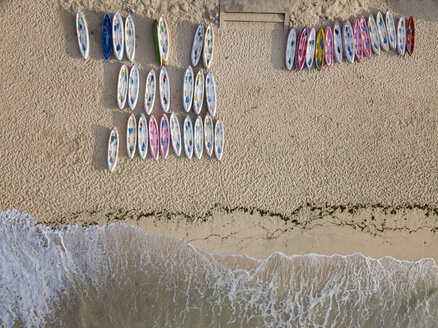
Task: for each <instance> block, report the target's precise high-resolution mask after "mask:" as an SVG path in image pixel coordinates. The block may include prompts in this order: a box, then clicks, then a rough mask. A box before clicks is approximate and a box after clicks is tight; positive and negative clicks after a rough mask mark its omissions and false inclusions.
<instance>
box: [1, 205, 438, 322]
mask: <svg viewBox="0 0 438 328" xmlns="http://www.w3.org/2000/svg"><path fill="white" fill-rule="evenodd" d="M0 299H1V300H2V301H1V302H0V321H1V324H0V326H6V327H11V326H13V325H20V326H43V325H53V326H61V325H62V326H67V327H70V326H71V327H74V326H92V325H96V324H97V323H98V324H99V326H105V327H111V326H126V327H128V326H129V327H136V326H141V327H144V326H152V327H175V326H178V327H224V326H227V327H290V326H293V327H377V326H378V327H419V326H421V327H437V326H438V267H437V265H436V263H435V262H434V261H433V260H432V259H422V260H420V261H417V262H409V261H399V260H396V259H394V258H391V257H384V258H381V259H372V258H368V257H365V256H362V255H361V254H353V255H350V256H340V255H334V256H323V255H317V254H308V255H294V256H285V255H283V254H282V253H273V254H271V256H269V257H268V258H267V259H265V260H255V259H252V258H249V257H247V256H240V255H232V256H217V255H212V254H209V253H207V252H205V251H203V250H200V249H197V248H195V247H193V246H191V245H189V244H187V243H185V242H184V241H181V240H176V239H172V238H167V237H163V236H156V235H150V234H146V233H144V232H143V231H141V230H139V229H137V228H134V227H132V226H129V225H125V224H121V223H116V224H110V225H107V226H103V227H89V228H82V227H78V226H63V227H59V228H57V229H51V228H48V227H46V226H43V225H39V224H37V223H36V222H35V221H33V220H32V219H31V218H30V217H29V216H28V215H26V214H23V213H20V212H18V211H14V210H12V211H4V212H0Z"/></svg>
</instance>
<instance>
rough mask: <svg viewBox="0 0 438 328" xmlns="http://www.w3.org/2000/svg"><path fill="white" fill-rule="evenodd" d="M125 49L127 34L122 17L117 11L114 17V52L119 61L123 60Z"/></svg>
mask: <svg viewBox="0 0 438 328" xmlns="http://www.w3.org/2000/svg"><path fill="white" fill-rule="evenodd" d="M124 48H125V33H124V32H123V19H122V16H120V14H119V13H118V12H117V11H116V12H115V13H114V17H113V50H114V55H115V56H116V58H117V59H118V60H122V59H123V49H124Z"/></svg>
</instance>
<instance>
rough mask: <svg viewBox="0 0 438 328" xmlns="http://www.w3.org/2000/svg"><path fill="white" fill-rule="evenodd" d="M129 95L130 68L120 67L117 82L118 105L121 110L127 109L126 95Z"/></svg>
mask: <svg viewBox="0 0 438 328" xmlns="http://www.w3.org/2000/svg"><path fill="white" fill-rule="evenodd" d="M127 93H128V68H127V67H126V65H125V64H123V65H122V67H120V71H119V78H118V80H117V105H118V106H119V108H120V109H123V108H124V107H125V103H126V95H127Z"/></svg>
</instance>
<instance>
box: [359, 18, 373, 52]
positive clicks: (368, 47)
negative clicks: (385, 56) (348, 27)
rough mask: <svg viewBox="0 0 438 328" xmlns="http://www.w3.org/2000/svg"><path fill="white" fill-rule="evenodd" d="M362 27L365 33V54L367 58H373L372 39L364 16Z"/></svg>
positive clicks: (361, 21) (361, 20) (361, 22)
mask: <svg viewBox="0 0 438 328" xmlns="http://www.w3.org/2000/svg"><path fill="white" fill-rule="evenodd" d="M360 26H361V28H362V33H363V52H364V54H365V56H367V58H371V38H370V32H369V31H368V26H367V21H366V20H365V18H364V17H363V16H362V17H361V18H360Z"/></svg>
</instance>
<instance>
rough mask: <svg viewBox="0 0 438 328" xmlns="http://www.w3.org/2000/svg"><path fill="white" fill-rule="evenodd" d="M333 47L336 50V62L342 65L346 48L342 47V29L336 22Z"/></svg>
mask: <svg viewBox="0 0 438 328" xmlns="http://www.w3.org/2000/svg"><path fill="white" fill-rule="evenodd" d="M333 46H334V49H335V58H336V61H337V62H338V63H339V64H340V63H342V49H343V48H344V47H343V46H342V32H341V27H340V26H339V23H338V22H335V25H334V26H333Z"/></svg>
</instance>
